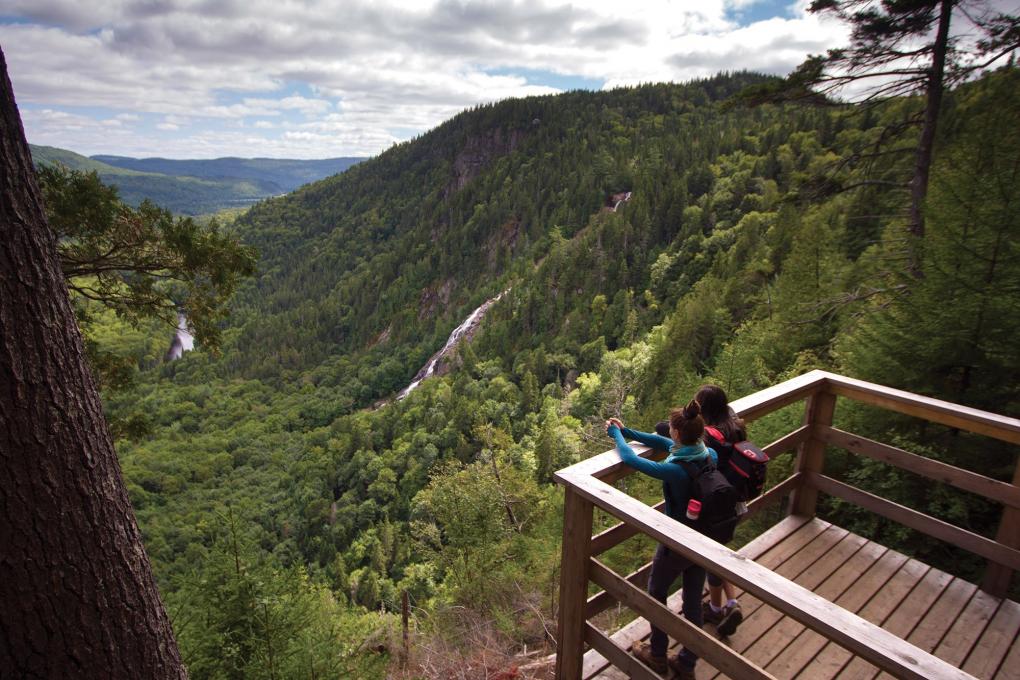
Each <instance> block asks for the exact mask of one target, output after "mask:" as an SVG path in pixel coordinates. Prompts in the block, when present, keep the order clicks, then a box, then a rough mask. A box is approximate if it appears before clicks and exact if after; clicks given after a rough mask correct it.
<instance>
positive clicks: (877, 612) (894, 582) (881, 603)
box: [796, 560, 930, 680]
mask: <svg viewBox="0 0 1020 680" xmlns="http://www.w3.org/2000/svg"><path fill="white" fill-rule="evenodd" d="M929 570H930V567H928V565H927V564H924V563H923V562H918V561H917V560H907V562H906V563H904V565H903V566H902V567H900V569H899V570H898V571H897V572H896V574H894V575H893V577H892V578H891V579H889V582H888V583H887V584H886V587H885V588H884V589H882V590H881V591H880V592H877V593H875V596H874V597H872V598H871V600H870V601H869V602H868V604H867V605H865V606H864V608H863V609H861V611H860V612H859V616H860V617H861V618H863V619H865V620H867V621H870V622H871V623H874V624H876V625H881V623H882V621H884V620H885V619H886V617H887V616H889V614H890V613H892V611H893V609H895V607H896V605H897V604H898V603H899V602H900V601H901V600H902V599H903V598H904V597H906V596H907V595H908V594H909V593H910V591H911V590H913V588H914V586H916V585H917V584H918V582H920V580H921V579H922V578H924V575H925V574H927V573H928V571H929ZM852 658H853V654H851V653H850V652H849V651H848V650H847V649H845V648H843V647H841V646H839V645H837V644H836V643H834V642H827V643H826V645H825V647H824V648H822V651H820V652H819V653H818V654H817V655H816V656H815V658H814V659H813V660H812V661H811V663H809V664H808V665H807V666H805V667H804V668H803V669H802V670H801V671H800V672H799V673H798V674H797V676H796V677H798V678H806V679H807V680H815V679H816V678H834V677H836V675H837V674H838V673H839V671H840V670H841V669H842V668H843V666H845V665H846V664H847V662H848V661H850V660H851V659H852Z"/></svg>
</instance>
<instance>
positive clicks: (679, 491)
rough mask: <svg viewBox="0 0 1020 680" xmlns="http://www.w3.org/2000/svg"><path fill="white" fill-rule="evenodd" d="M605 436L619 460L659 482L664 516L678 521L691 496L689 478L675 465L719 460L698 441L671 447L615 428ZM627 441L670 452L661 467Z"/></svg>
mask: <svg viewBox="0 0 1020 680" xmlns="http://www.w3.org/2000/svg"><path fill="white" fill-rule="evenodd" d="M606 433H607V434H608V435H609V436H610V437H612V438H613V440H614V441H615V442H616V452H617V453H618V454H620V460H622V461H623V462H624V463H626V464H627V465H629V466H631V467H632V468H634V469H635V470H637V471H638V472H643V473H644V474H646V475H648V476H649V477H654V478H655V479H660V480H662V496H663V498H665V500H666V514H667V515H669V516H670V517H672V518H673V519H675V520H678V521H679V520H680V518H681V517H683V516H684V514H685V513H686V512H687V501H688V500H690V496H691V492H690V482H691V478H690V476H688V474H687V471H686V470H685V469H684V467H683V466H682V465H678V464H677V461H684V462H690V463H696V464H700V465H703V464H705V463H706V462H708V461H711V462H712V463H714V464H718V460H719V457H718V456H717V455H716V452H715V451H714V450H713V449H710V448H709V447H707V446H705V444H704V443H703V442H700V441H699V442H698V443H697V444H690V445H686V446H680V445H677V444H674V443H673V440H672V439H668V438H666V437H661V436H659V435H657V434H653V433H650V432H639V431H638V430H632V429H630V428H629V427H625V428H623V430H622V431H621V430H620V428H618V427H617V426H616V425H611V426H610V427H609V429H608V430H607V431H606ZM628 438H629V439H635V440H637V441H639V442H641V443H642V444H644V445H645V446H649V447H651V448H653V449H660V450H661V449H664V450H666V451H669V456H668V457H667V458H666V459H665V460H664V461H662V462H661V463H659V462H656V461H654V460H648V459H646V458H642V457H641V456H639V455H637V454H636V453H634V449H632V448H631V447H630V444H628V443H627V439H628Z"/></svg>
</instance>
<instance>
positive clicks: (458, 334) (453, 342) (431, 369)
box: [397, 289, 509, 401]
mask: <svg viewBox="0 0 1020 680" xmlns="http://www.w3.org/2000/svg"><path fill="white" fill-rule="evenodd" d="M508 290H509V289H508ZM506 294H507V291H506V290H504V291H503V292H502V293H500V294H499V295H497V296H496V297H494V298H492V299H491V300H486V301H485V302H483V303H482V304H481V306H480V307H478V309H476V310H475V311H473V312H471V314H469V315H468V318H466V319H464V321H463V323H461V324H460V325H459V326H457V327H456V328H454V329H453V332H452V333H450V337H449V338H447V339H446V344H445V345H443V348H442V349H441V350H439V351H438V352H436V353H435V354H433V355H432V358H430V359H429V360H428V362H426V364H425V366H423V367H422V369H421V370H420V371H418V373H417V374H416V375H415V376H414V380H412V381H411V384H410V385H408V386H407V387H405V388H404V389H403V390H401V391H400V393H399V394H397V400H398V401H399V400H401V399H403V398H404V397H406V396H407V395H409V394H410V393H411V392H412V391H413V390H414V388H416V387H418V385H420V384H421V382H422V381H423V380H425V379H426V378H429V377H431V376H432V375H433V374H434V373H435V372H436V366H437V365H438V364H439V362H440V361H441V360H442V359H444V358H445V357H446V356H448V355H449V354H450V353H451V352H453V350H454V349H455V348H456V347H457V343H458V342H460V340H461V338H463V337H464V335H465V334H467V333H468V332H470V331H471V330H472V329H474V328H476V327H477V326H478V324H479V323H480V322H481V320H482V317H483V316H485V313H486V312H487V311H489V307H491V306H492V305H494V304H496V302H498V301H499V299H500V298H501V297H503V296H504V295H506Z"/></svg>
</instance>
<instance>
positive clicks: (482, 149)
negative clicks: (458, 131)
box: [446, 128, 524, 196]
mask: <svg viewBox="0 0 1020 680" xmlns="http://www.w3.org/2000/svg"><path fill="white" fill-rule="evenodd" d="M522 139H524V132H523V131H522V130H509V131H507V130H503V129H502V128H497V129H495V130H492V131H491V132H489V133H487V134H485V135H481V136H477V137H469V138H468V140H467V143H466V144H464V147H463V148H462V149H461V150H460V152H459V153H458V154H457V156H456V158H454V159H453V180H452V181H451V182H450V185H449V186H448V187H447V188H446V195H447V196H449V195H450V194H453V193H455V192H457V191H460V190H461V189H463V188H464V187H465V186H467V184H468V182H470V181H471V180H473V179H474V178H475V177H477V176H478V175H479V174H481V172H482V170H484V169H485V167H486V166H487V165H488V164H489V163H491V162H492V161H493V159H495V158H498V157H500V156H505V155H506V154H509V153H513V151H514V149H516V148H517V146H518V145H519V144H520V143H521V140H522Z"/></svg>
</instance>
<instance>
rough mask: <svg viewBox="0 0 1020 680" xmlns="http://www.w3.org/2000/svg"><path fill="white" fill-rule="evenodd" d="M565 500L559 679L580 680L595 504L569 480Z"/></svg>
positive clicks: (557, 644)
mask: <svg viewBox="0 0 1020 680" xmlns="http://www.w3.org/2000/svg"><path fill="white" fill-rule="evenodd" d="M565 493H566V496H565V498H564V501H563V550H562V557H561V562H560V614H559V621H558V623H557V636H556V646H557V650H556V679H557V680H580V678H581V668H582V665H583V654H584V624H585V618H584V605H585V600H586V599H587V596H588V567H589V558H590V557H591V528H592V521H593V517H592V515H593V512H594V506H593V505H592V503H591V501H589V500H587V499H586V498H584V497H583V496H581V495H580V494H579V493H577V491H575V490H574V488H573V487H572V486H571V485H570V484H569V483H567V484H566V485H565Z"/></svg>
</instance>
